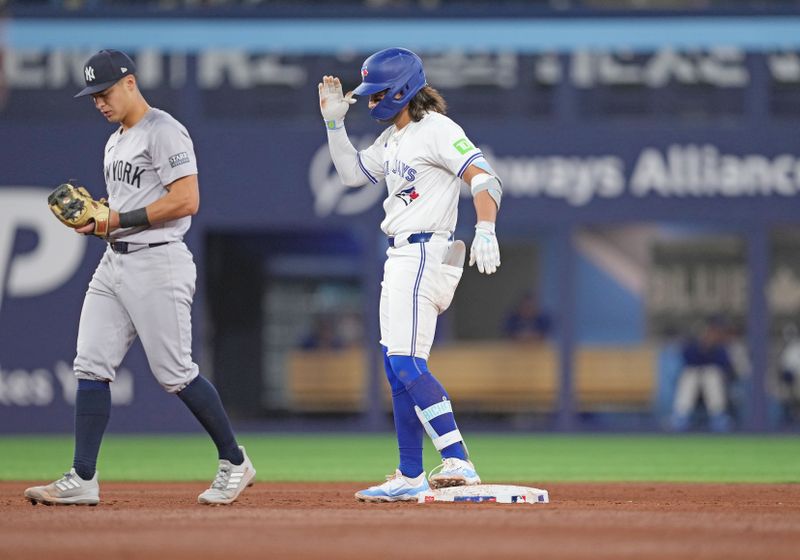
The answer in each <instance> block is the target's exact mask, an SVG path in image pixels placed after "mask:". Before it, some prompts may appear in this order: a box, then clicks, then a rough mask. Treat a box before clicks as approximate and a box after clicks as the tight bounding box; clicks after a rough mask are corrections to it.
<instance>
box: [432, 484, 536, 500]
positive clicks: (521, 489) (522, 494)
mask: <svg viewBox="0 0 800 560" xmlns="http://www.w3.org/2000/svg"><path fill="white" fill-rule="evenodd" d="M417 501H418V503H420V504H431V503H433V502H496V503H498V504H547V503H549V502H550V496H549V494H548V493H547V490H540V489H538V488H530V487H528V486H507V485H505V484H477V485H475V486H451V487H450V488H439V489H438V490H428V491H427V492H423V493H422V494H419V496H418V498H417Z"/></svg>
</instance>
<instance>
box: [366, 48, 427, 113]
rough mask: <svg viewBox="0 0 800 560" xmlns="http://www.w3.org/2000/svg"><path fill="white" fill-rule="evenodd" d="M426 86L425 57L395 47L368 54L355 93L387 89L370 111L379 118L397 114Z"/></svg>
mask: <svg viewBox="0 0 800 560" xmlns="http://www.w3.org/2000/svg"><path fill="white" fill-rule="evenodd" d="M423 87H425V71H424V70H423V69H422V60H421V59H420V58H419V57H418V56H417V55H416V54H414V53H413V52H411V51H410V50H408V49H401V48H398V47H392V48H390V49H384V50H382V51H378V52H376V53H375V54H373V55H372V56H370V57H368V58H367V59H366V60H365V61H364V64H363V65H362V66H361V85H359V86H358V87H357V88H356V89H354V90H353V93H354V94H355V95H372V94H373V93H378V92H381V91H386V95H384V96H383V99H381V101H380V102H379V103H378V104H377V105H376V106H375V107H374V108H373V109H372V110H371V111H370V115H372V116H373V117H374V118H376V119H378V120H379V121H387V120H391V119H392V118H394V116H395V115H397V113H399V112H400V110H401V109H402V108H403V107H405V106H406V104H408V102H409V101H411V98H412V97H414V96H415V95H416V94H417V92H418V91H419V90H421V89H422V88H423Z"/></svg>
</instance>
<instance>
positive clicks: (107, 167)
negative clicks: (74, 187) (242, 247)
mask: <svg viewBox="0 0 800 560" xmlns="http://www.w3.org/2000/svg"><path fill="white" fill-rule="evenodd" d="M103 169H104V172H105V178H106V189H107V190H108V203H109V206H110V207H111V209H112V210H116V211H117V212H129V211H131V210H136V209H137V208H142V207H144V206H147V205H148V204H151V203H153V202H155V201H156V200H158V199H159V198H161V197H162V196H164V195H165V194H167V190H166V188H165V187H166V186H167V185H169V184H170V183H172V182H174V181H176V180H178V179H180V178H181V177H186V176H187V175H196V174H197V160H196V158H195V155H194V146H193V144H192V139H191V138H190V137H189V132H188V131H187V130H186V127H184V126H183V125H182V124H181V123H179V122H178V121H177V120H175V119H174V118H173V117H172V115H170V114H169V113H167V112H165V111H162V110H161V109H155V108H151V109H149V110H148V111H147V113H145V115H144V117H142V119H141V120H140V121H139V122H138V123H136V125H135V126H133V127H131V128H129V129H128V130H126V131H124V132H122V128H120V129H119V130H117V131H116V132H114V134H112V135H111V137H110V138H109V139H108V142H107V143H106V149H105V157H104V159H103ZM191 223H192V219H191V217H190V216H186V217H184V218H180V219H177V220H172V221H169V222H164V223H161V224H158V225H154V226H150V227H149V228H146V229H142V228H126V229H118V230H115V231H113V232H112V233H111V238H112V239H113V240H118V241H119V240H124V241H127V242H131V243H160V242H163V241H178V240H180V239H182V238H183V234H184V233H186V231H187V230H188V229H189V226H190V225H191Z"/></svg>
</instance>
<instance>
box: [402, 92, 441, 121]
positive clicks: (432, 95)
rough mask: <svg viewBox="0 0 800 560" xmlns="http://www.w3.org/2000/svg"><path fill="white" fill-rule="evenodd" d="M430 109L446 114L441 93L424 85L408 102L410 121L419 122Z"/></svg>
mask: <svg viewBox="0 0 800 560" xmlns="http://www.w3.org/2000/svg"><path fill="white" fill-rule="evenodd" d="M430 111H435V112H436V113H441V114H443V115H446V114H447V102H446V101H445V100H444V97H442V94H441V93H439V92H438V91H436V90H435V89H434V88H432V87H431V86H425V87H423V88H422V89H421V90H419V91H418V92H417V94H416V95H415V96H414V97H412V98H411V101H409V102H408V114H409V115H410V116H411V120H412V121H414V122H419V121H421V120H422V117H424V116H425V113H429V112H430Z"/></svg>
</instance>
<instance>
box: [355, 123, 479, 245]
mask: <svg viewBox="0 0 800 560" xmlns="http://www.w3.org/2000/svg"><path fill="white" fill-rule="evenodd" d="M482 159H483V154H482V153H481V151H480V150H478V149H477V148H476V147H475V146H474V145H473V144H472V142H471V141H470V140H469V138H467V136H466V134H464V130H463V129H462V128H461V127H460V126H459V125H457V124H456V123H455V122H453V121H452V120H451V119H450V118H449V117H447V116H445V115H442V114H440V113H435V112H431V113H428V114H426V115H425V116H424V117H423V118H422V119H421V120H420V121H419V122H413V121H412V122H410V123H408V124H407V125H406V126H404V127H403V128H402V129H400V130H397V128H396V127H395V126H394V125H392V126H390V127H389V128H387V129H386V130H384V131H383V133H382V134H381V135H380V136H379V137H378V139H377V140H375V142H374V143H373V144H372V145H371V146H370V147H369V148H367V149H365V150H362V151H361V152H359V154H358V161H359V167H361V171H363V172H364V174H365V175H366V176H367V178H368V179H369V180H370V181H371V182H372V183H378V182H379V181H380V180H381V179H386V188H387V190H388V196H387V197H386V200H385V201H384V203H383V209H384V210H385V211H386V218H385V219H384V220H383V222H382V223H381V229H382V230H383V232H384V233H385V234H386V235H397V234H400V233H406V232H408V233H413V232H419V231H449V232H453V231H454V230H455V227H456V220H457V218H458V197H459V191H460V190H461V184H462V179H461V177H462V175H463V174H464V171H466V169H467V168H468V167H469V166H470V165H471V164H473V163H475V162H477V161H480V160H482Z"/></svg>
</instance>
